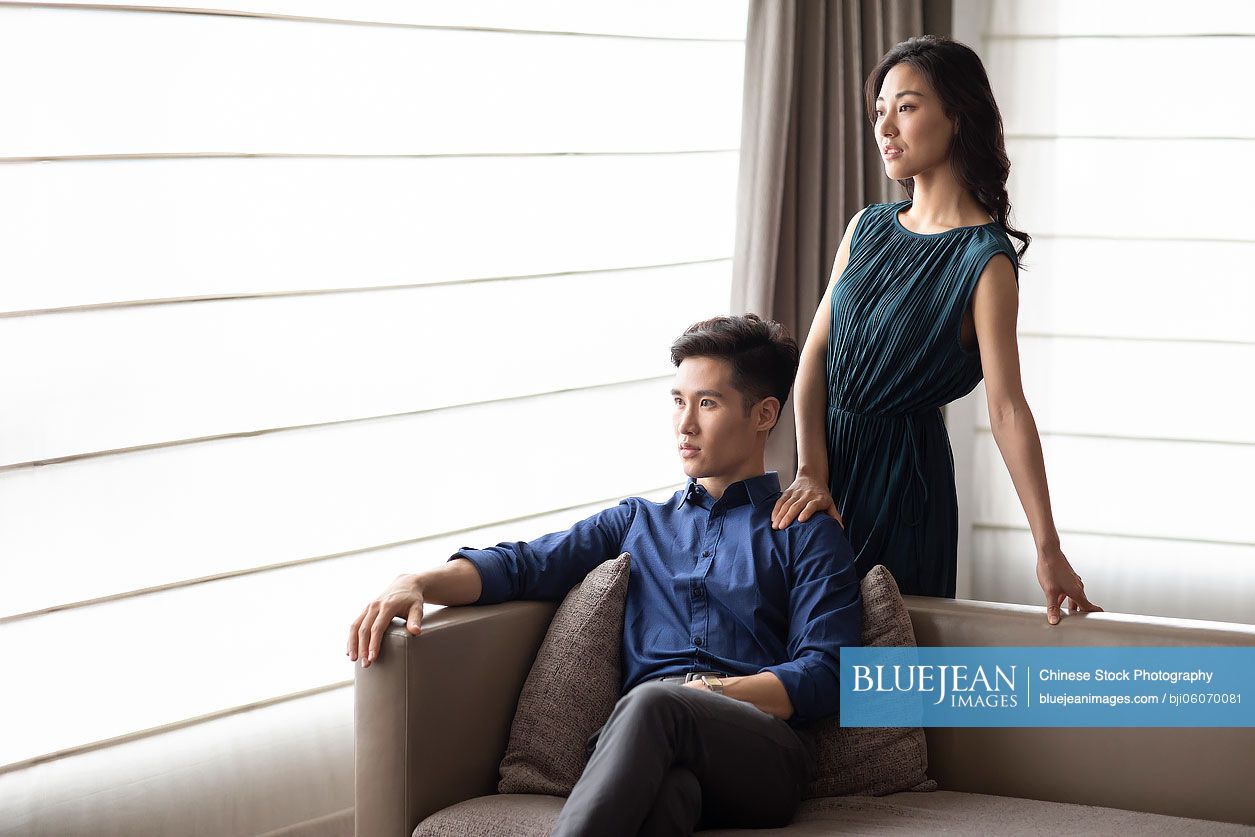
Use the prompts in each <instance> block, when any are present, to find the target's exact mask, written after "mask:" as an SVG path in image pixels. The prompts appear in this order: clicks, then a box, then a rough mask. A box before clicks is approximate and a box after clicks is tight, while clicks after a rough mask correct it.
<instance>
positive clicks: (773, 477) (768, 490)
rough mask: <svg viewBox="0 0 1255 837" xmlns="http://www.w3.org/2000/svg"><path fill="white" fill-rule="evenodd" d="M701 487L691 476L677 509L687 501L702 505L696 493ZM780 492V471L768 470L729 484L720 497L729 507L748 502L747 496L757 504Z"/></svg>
mask: <svg viewBox="0 0 1255 837" xmlns="http://www.w3.org/2000/svg"><path fill="white" fill-rule="evenodd" d="M700 487H701V484H700V483H699V482H698V481H697V478H696V477H689V479H688V483H687V484H686V485H685V486H684V489H683V490H682V491H680V499H679V501H678V502H677V503H676V506H675V507H676V508H677V509H679V508H682V507H683V506H684V503H685V501H689V502H697V505H701V503H700V501H696V495H695V493H694V492H695V491H696V489H697V488H700ZM702 490H703V492H704V491H705V489H702ZM779 493H780V472H779V471H768V472H767V473H765V474H759V475H758V476H756V477H750V478H749V479H744V480H741V481H740V482H734V483H732V484H731V485H729V486H728V488H727V490H726V491H724V492H723V497H721V498H720V499H721V500H723V501H725V502H724V505H725V506H729V507H731V506H739V505H741V504H742V503H744V502H746V500H747V498H748V501H749V503H750V505H752V506H757V505H758V504H760V503H762V502H763V501H764V500H768V499H770V498H772V497H774V496H775V495H777V494H779Z"/></svg>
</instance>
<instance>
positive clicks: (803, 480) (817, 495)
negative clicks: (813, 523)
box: [771, 474, 845, 529]
mask: <svg viewBox="0 0 1255 837" xmlns="http://www.w3.org/2000/svg"><path fill="white" fill-rule="evenodd" d="M816 514H826V515H828V516H829V517H832V518H834V519H835V520H836V521H837V522H838V523H840V524H841V527H842V528H845V518H843V517H842V516H841V514H840V512H838V511H837V503H836V501H835V500H833V499H832V494H830V493H829V492H828V486H826V485H824V484H823V483H821V482H819V481H818V480H815V479H812V478H811V477H809V476H807V475H806V474H798V475H797V478H796V479H794V480H793V484H792V485H790V486H789V487H788V488H786V489H785V490H784V492H783V493H782V494H781V495H780V499H778V500H776V505H775V507H774V508H772V510H771V528H772V529H785V528H787V527H788V525H789V524H790V523H792V522H793V519H794V518H797V519H798V520H801V521H802V522H805V521H807V520H809V519H810V518H811V517H812V516H813V515H816Z"/></svg>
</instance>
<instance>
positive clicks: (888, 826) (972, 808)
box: [414, 791, 1251, 837]
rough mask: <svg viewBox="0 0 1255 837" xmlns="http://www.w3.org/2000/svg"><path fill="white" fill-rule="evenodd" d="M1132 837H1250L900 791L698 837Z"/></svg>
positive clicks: (527, 800) (1138, 817) (1178, 823)
mask: <svg viewBox="0 0 1255 837" xmlns="http://www.w3.org/2000/svg"><path fill="white" fill-rule="evenodd" d="M565 803H566V798H565V797H560V796H544V795H540V794H522V793H512V794H493V795H492V796H480V797H476V798H475V799H468V800H466V801H465V802H459V803H458V804H457V805H451V806H449V807H448V808H445V809H444V810H443V811H437V812H436V813H434V814H432V815H431V816H430V817H428V818H427V819H425V820H423V821H422V822H421V823H419V826H418V828H417V829H415V831H414V837H437V835H440V836H441V837H445V835H460V836H461V837H515V835H517V837H545V835H547V834H548V833H549V830H550V829H551V828H553V824H554V822H555V821H556V820H557V819H558V814H559V813H561V811H562V806H563V805H564V804H565ZM1060 832H1063V833H1066V834H1079V835H1093V837H1098V835H1104V837H1106V835H1111V834H1136V835H1138V837H1167V836H1168V835H1174V836H1175V835H1181V837H1186V835H1191V836H1192V835H1238V834H1243V835H1249V834H1250V833H1251V828H1250V826H1243V825H1236V824H1233V823H1220V822H1213V821H1211V820H1196V819H1189V818H1185V817H1169V816H1164V815H1163V814H1147V813H1144V812H1140V811H1125V810H1122V809H1119V808H1101V807H1097V806H1093V805H1074V804H1071V803H1065V802H1042V801H1040V800H1036V799H1017V798H1015V797H1010V796H991V795H989V794H983V793H960V792H958V791H932V792H930V793H916V792H913V791H902V792H899V793H892V794H889V795H887V796H834V797H826V798H819V799H807V800H803V801H802V804H801V805H800V806H799V807H798V811H797V814H796V815H795V816H794V818H793V822H792V823H790V824H789V826H788V827H787V828H766V829H744V828H726V829H725V828H716V829H706V830H703V831H698V832H697V833H698V834H702V835H707V837H734V835H745V834H754V833H760V834H780V835H789V836H790V837H795V835H796V837H804V836H805V837H810V836H811V835H838V834H839V835H849V834H855V835H858V834H864V835H871V834H877V835H880V834H936V833H950V834H1016V835H1026V837H1027V835H1042V837H1046V835H1050V837H1055V835H1058V834H1059V833H1060Z"/></svg>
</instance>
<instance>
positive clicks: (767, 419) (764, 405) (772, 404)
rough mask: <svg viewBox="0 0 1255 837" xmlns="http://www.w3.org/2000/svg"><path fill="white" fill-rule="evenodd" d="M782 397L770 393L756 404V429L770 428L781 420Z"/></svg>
mask: <svg viewBox="0 0 1255 837" xmlns="http://www.w3.org/2000/svg"><path fill="white" fill-rule="evenodd" d="M780 409H781V408H780V399H779V398H776V397H775V396H774V395H769V396H767V397H766V398H764V399H763V400H762V401H759V402H758V403H757V404H755V405H754V419H755V421H756V422H757V424H758V427H756V428H755V430H770V429H771V428H772V427H774V426H775V425H776V423H777V422H778V421H779V420H780Z"/></svg>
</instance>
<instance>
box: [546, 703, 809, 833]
mask: <svg viewBox="0 0 1255 837" xmlns="http://www.w3.org/2000/svg"><path fill="white" fill-rule="evenodd" d="M813 746H814V745H813V744H812V743H811V741H810V739H809V738H806V737H804V736H800V735H798V733H797V732H795V731H794V729H793V728H792V727H791V726H789V725H788V724H787V723H785V722H784V721H782V720H780V719H779V718H776V717H775V716H773V715H768V714H767V713H766V712H763V711H762V710H760V709H759V708H758V707H756V706H754V705H753V704H751V703H747V702H745V701H741V700H737V699H736V698H730V697H727V696H726V695H718V694H715V693H714V692H709V691H706V690H704V689H695V688H690V687H687V686H684V685H683V684H681V683H660V682H658V681H646V682H644V683H641V684H639V685H638V686H636V687H635V688H633V689H632V690H631V691H629V692H628V693H627V694H626V695H624V696H623V697H621V698H620V699H619V701H618V703H617V704H615V707H614V711H613V712H611V713H610V718H609V719H608V720H607V721H606V723H605V724H604V725H603V726H602V727H601V729H599V730H597V732H595V733H593V734H592V736H590V737H589V739H588V749H589V752H590V753H591V754H592V756H591V758H590V759H589V760H588V764H587V765H586V766H585V767H584V772H583V774H582V775H581V776H580V779H579V781H578V782H576V784H575V787H574V788H573V789H572V790H571V795H570V796H569V797H568V798H567V801H566V803H565V804H564V805H563V808H562V813H561V815H560V816H559V817H558V821H557V823H555V825H554V828H553V831H551V832H550V837H571V835H596V837H602V835H619V834H621V835H628V837H633V836H634V835H637V834H641V835H651V836H652V835H673V834H675V835H689V834H692V833H693V832H694V831H695V830H698V829H704V828H716V827H738V826H739V827H742V828H773V827H774V828H778V827H781V826H784V825H787V824H788V823H789V821H790V820H791V819H793V815H794V813H796V811H797V807H798V803H799V802H800V801H801V798H802V793H803V791H804V790H805V788H806V786H807V785H808V784H809V783H810V782H812V781H814V779H815V776H816V765H815V752H814V749H813Z"/></svg>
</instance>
